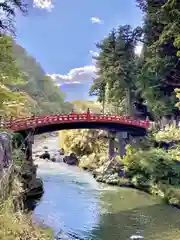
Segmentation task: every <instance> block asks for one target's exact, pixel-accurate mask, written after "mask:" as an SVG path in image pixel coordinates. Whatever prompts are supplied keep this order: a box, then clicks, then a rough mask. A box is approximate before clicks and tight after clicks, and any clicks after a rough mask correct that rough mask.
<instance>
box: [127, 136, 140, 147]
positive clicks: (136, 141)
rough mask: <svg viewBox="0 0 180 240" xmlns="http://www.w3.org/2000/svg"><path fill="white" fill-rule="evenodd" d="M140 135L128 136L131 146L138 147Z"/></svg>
mask: <svg viewBox="0 0 180 240" xmlns="http://www.w3.org/2000/svg"><path fill="white" fill-rule="evenodd" d="M140 140H141V138H140V137H137V136H136V137H133V136H131V135H130V136H129V144H130V145H131V146H132V147H133V148H138V147H139V145H140Z"/></svg>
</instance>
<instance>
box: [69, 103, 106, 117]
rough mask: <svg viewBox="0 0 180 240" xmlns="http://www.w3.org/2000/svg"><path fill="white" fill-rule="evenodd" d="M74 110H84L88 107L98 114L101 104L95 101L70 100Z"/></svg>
mask: <svg viewBox="0 0 180 240" xmlns="http://www.w3.org/2000/svg"><path fill="white" fill-rule="evenodd" d="M72 104H73V106H74V111H75V112H86V111H87V109H88V108H89V109H90V111H91V112H93V113H97V114H100V113H101V109H102V106H101V105H100V104H99V103H98V102H95V101H87V100H74V101H72Z"/></svg>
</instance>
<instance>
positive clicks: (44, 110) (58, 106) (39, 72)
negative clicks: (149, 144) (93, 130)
mask: <svg viewBox="0 0 180 240" xmlns="http://www.w3.org/2000/svg"><path fill="white" fill-rule="evenodd" d="M13 53H14V56H15V57H16V59H17V62H18V65H19V68H20V70H21V72H23V77H24V81H25V84H23V85H16V88H17V89H19V90H21V91H23V92H25V93H26V94H27V95H28V96H29V98H30V99H31V112H32V114H39V115H43V114H58V113H62V112H63V113H69V112H71V110H72V108H73V107H72V104H70V103H68V102H64V94H63V93H62V92H61V91H60V89H59V88H58V87H57V86H55V84H54V83H53V81H52V79H51V78H50V77H48V76H46V74H45V72H44V70H43V69H42V67H41V66H40V64H39V63H37V61H36V59H35V58H33V57H31V56H29V55H28V54H27V52H26V51H25V49H23V48H22V47H21V46H19V45H17V44H16V43H15V42H13Z"/></svg>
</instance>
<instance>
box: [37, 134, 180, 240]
mask: <svg viewBox="0 0 180 240" xmlns="http://www.w3.org/2000/svg"><path fill="white" fill-rule="evenodd" d="M45 145H46V146H48V150H50V151H55V150H57V149H58V145H57V138H56V137H51V138H49V139H46V140H44V141H43V142H39V143H38V142H37V143H36V144H35V146H34V151H35V152H38V151H41V152H42V149H43V146H45ZM37 164H38V165H39V169H38V175H39V176H40V177H41V178H42V179H43V181H44V189H45V194H44V196H43V197H42V200H41V201H40V203H39V204H38V206H37V207H36V209H35V211H34V218H35V219H36V220H38V221H44V224H46V225H48V226H50V227H51V228H52V229H53V230H54V232H55V233H56V234H58V233H59V239H79V240H82V239H83V240H85V239H88V240H126V239H135V238H136V237H137V236H140V238H144V239H147V240H179V239H180V211H179V210H177V209H175V208H172V207H170V206H167V205H164V204H163V203H162V202H161V201H160V199H157V198H154V197H152V196H149V195H148V194H146V193H143V192H140V191H137V190H134V189H128V188H118V187H111V186H107V185H103V184H99V183H97V182H96V181H95V180H94V179H93V178H92V176H91V175H90V174H89V173H87V172H84V171H82V170H80V169H79V168H77V167H73V166H67V165H66V164H64V163H52V162H48V161H45V160H37ZM61 230H62V231H63V233H62V231H61ZM61 237H62V238H61Z"/></svg>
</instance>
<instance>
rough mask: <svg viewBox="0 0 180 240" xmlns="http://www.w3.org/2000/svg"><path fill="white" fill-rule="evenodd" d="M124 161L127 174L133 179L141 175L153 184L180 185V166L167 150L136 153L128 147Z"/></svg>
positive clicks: (144, 179) (139, 151)
mask: <svg viewBox="0 0 180 240" xmlns="http://www.w3.org/2000/svg"><path fill="white" fill-rule="evenodd" d="M123 161H124V164H125V172H126V174H127V176H128V177H129V178H131V179H132V178H134V177H135V176H138V175H139V176H141V178H142V177H143V181H147V182H148V181H151V183H152V184H156V183H159V182H163V183H166V184H172V185H178V184H179V183H180V166H179V165H178V164H176V162H175V161H174V160H173V159H172V157H171V156H170V155H169V154H168V153H167V152H166V151H165V150H162V149H157V148H156V149H153V148H152V149H150V150H147V151H142V150H138V151H136V150H134V149H132V148H131V147H130V146H128V147H127V154H126V156H125V157H124V158H123ZM138 178H139V177H138Z"/></svg>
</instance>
